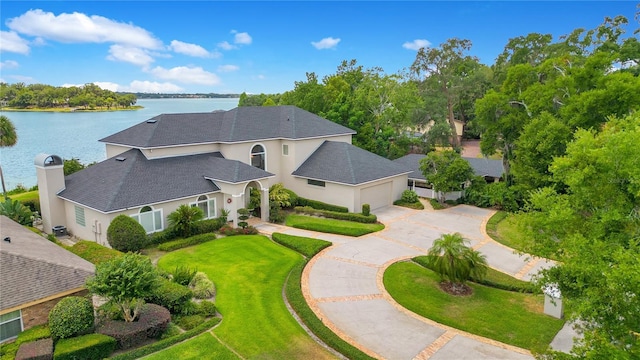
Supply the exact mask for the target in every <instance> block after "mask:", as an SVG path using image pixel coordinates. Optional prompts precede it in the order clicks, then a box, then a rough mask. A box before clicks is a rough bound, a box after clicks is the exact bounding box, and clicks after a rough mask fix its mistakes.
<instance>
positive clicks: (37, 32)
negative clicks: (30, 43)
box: [7, 9, 162, 49]
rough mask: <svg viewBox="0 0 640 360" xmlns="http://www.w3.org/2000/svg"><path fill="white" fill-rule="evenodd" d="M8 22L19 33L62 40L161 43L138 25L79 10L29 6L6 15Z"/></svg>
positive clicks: (151, 45) (136, 44) (146, 46)
mask: <svg viewBox="0 0 640 360" xmlns="http://www.w3.org/2000/svg"><path fill="white" fill-rule="evenodd" d="M7 26H8V27H9V28H10V29H11V30H13V31H16V32H18V33H20V34H24V35H30V36H35V37H41V38H43V39H49V40H55V41H59V42H65V43H115V44H123V45H129V46H133V47H140V48H144V49H159V48H161V47H162V42H161V41H160V40H158V39H156V38H155V37H154V36H153V34H151V33H150V32H149V31H147V30H145V29H143V28H141V27H138V26H135V25H133V24H127V23H122V22H117V21H114V20H111V19H108V18H105V17H102V16H97V15H92V16H87V15H85V14H83V13H78V12H74V13H72V14H67V13H62V14H60V15H54V14H53V13H52V12H44V11H42V10H40V9H36V10H29V11H27V12H26V13H24V14H22V15H20V16H18V17H15V18H12V19H9V20H8V21H7Z"/></svg>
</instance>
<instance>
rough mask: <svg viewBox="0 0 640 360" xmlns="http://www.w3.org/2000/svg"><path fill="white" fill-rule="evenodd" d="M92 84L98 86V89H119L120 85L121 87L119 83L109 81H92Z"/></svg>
mask: <svg viewBox="0 0 640 360" xmlns="http://www.w3.org/2000/svg"><path fill="white" fill-rule="evenodd" d="M93 84H94V85H97V86H98V87H100V89H103V90H110V91H120V87H121V86H120V85H118V84H116V83H112V82H109V81H94V82H93Z"/></svg>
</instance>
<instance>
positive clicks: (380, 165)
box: [292, 141, 410, 185]
mask: <svg viewBox="0 0 640 360" xmlns="http://www.w3.org/2000/svg"><path fill="white" fill-rule="evenodd" d="M409 172H410V170H407V168H406V167H405V166H403V165H400V164H396V163H394V162H393V161H391V160H389V159H385V158H383V157H382V156H378V155H376V154H373V153H370V152H368V151H366V150H363V149H361V148H359V147H357V146H355V145H351V144H349V143H345V142H336V141H325V142H324V143H322V145H320V147H318V149H316V151H314V152H313V154H311V156H309V158H308V159H307V160H306V161H305V162H304V163H302V165H300V167H298V169H296V171H294V172H293V174H292V175H294V176H299V177H304V178H309V179H314V180H322V181H329V182H336V183H342V184H349V185H359V184H363V183H367V182H370V181H375V180H380V179H384V178H388V177H391V176H396V175H401V174H407V173H409Z"/></svg>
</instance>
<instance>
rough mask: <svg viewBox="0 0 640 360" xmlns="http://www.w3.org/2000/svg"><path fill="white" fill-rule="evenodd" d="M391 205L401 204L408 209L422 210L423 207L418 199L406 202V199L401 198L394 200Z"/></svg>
mask: <svg viewBox="0 0 640 360" xmlns="http://www.w3.org/2000/svg"><path fill="white" fill-rule="evenodd" d="M393 205H397V206H403V207H406V208H409V209H415V210H423V209H424V205H422V203H421V202H420V201H419V200H418V201H416V202H414V203H410V202H406V201H402V200H396V201H394V202H393Z"/></svg>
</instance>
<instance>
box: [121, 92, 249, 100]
mask: <svg viewBox="0 0 640 360" xmlns="http://www.w3.org/2000/svg"><path fill="white" fill-rule="evenodd" d="M119 94H131V93H124V92H123V93H119ZM132 94H133V95H135V96H136V97H137V98H138V99H209V98H211V99H235V98H239V97H240V94H217V93H207V94H203V93H194V94H167V93H132Z"/></svg>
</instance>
